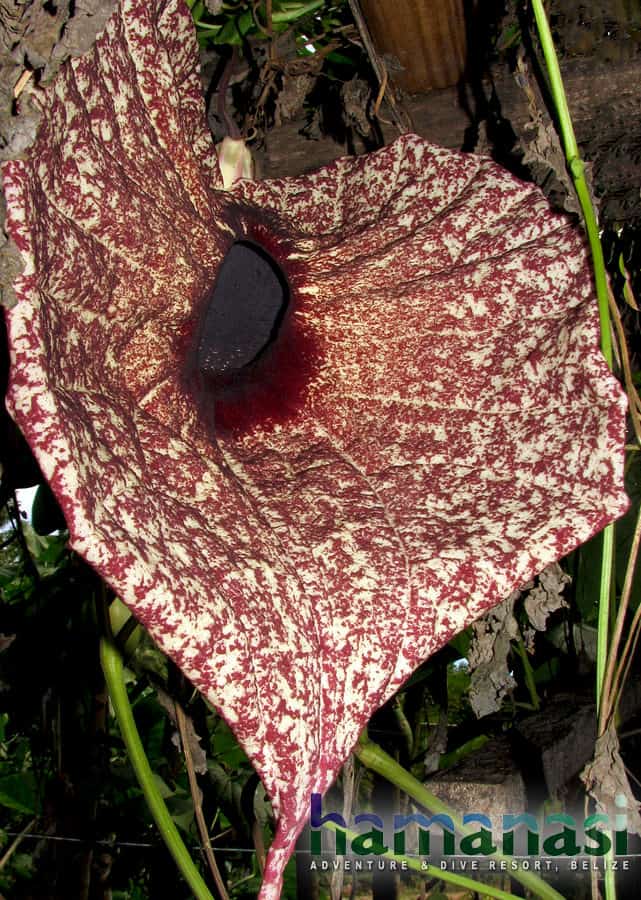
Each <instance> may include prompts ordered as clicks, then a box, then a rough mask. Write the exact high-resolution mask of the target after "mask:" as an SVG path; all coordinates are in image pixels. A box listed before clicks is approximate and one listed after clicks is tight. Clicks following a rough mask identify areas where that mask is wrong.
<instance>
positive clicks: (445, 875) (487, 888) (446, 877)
mask: <svg viewBox="0 0 641 900" xmlns="http://www.w3.org/2000/svg"><path fill="white" fill-rule="evenodd" d="M323 828H327V829H328V830H329V831H338V830H339V826H338V825H336V823H335V822H323ZM340 831H341V832H343V833H344V835H345V837H346V838H349V840H350V842H352V841H355V840H356V839H357V838H358V837H359V835H358V834H357V833H356V832H355V831H350V829H349V828H343V827H342V826H340ZM380 856H382V857H384V858H385V859H393V860H394V861H395V862H397V863H404V864H405V865H406V866H407V868H408V869H413V870H414V871H415V872H420V873H421V875H424V876H425V877H426V878H427V877H430V878H438V879H440V880H441V881H445V882H446V883H448V884H455V885H457V886H458V887H462V888H465V889H466V890H468V891H471V892H472V893H474V894H477V893H478V892H479V887H481V885H480V883H479V882H478V881H475V879H473V878H467V877H466V876H465V875H456V874H455V873H454V872H448V871H447V870H443V869H439V868H437V866H432V865H430V864H429V863H423V862H422V861H421V860H420V859H414V858H413V857H411V856H398V855H397V854H396V853H392V851H391V850H386V851H385V852H384V853H381V854H380ZM482 896H483V897H496V898H497V900H518V897H516V895H515V894H510V893H508V892H507V891H502V890H501V889H500V888H495V887H492V886H491V885H487V884H484V885H482Z"/></svg>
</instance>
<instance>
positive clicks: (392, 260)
mask: <svg viewBox="0 0 641 900" xmlns="http://www.w3.org/2000/svg"><path fill="white" fill-rule="evenodd" d="M33 96H34V98H35V99H36V100H37V102H38V103H39V106H40V109H41V111H42V118H41V123H40V127H39V132H38V136H37V139H36V142H35V143H34V145H33V146H32V147H31V149H30V150H29V151H28V152H27V153H26V154H25V155H24V157H23V158H21V159H16V160H12V161H9V162H7V163H6V164H5V165H4V168H3V174H4V190H5V195H6V201H7V211H8V230H9V232H10V235H11V237H12V238H13V240H14V241H15V243H16V245H17V246H18V248H19V250H20V253H21V255H22V258H23V260H24V264H25V267H24V271H23V273H22V274H21V275H20V276H19V277H18V279H17V280H16V282H15V291H16V295H17V298H18V300H17V303H16V305H15V306H14V307H13V308H12V309H9V310H8V311H7V321H8V329H9V335H10V345H11V346H10V349H11V363H12V369H11V383H10V388H9V394H8V406H9V409H10V411H11V413H12V415H13V416H14V418H15V419H16V421H17V422H18V424H19V425H20V427H21V428H22V430H23V432H24V434H25V435H26V437H27V439H28V440H29V442H30V444H31V446H32V448H33V451H34V453H35V455H36V457H37V459H38V461H39V463H40V466H41V468H42V471H43V472H44V474H45V476H46V477H47V479H48V480H49V482H50V484H51V486H52V488H53V490H54V491H55V493H56V495H57V497H58V500H59V501H60V503H61V505H62V507H63V510H64V512H65V515H66V519H67V522H68V526H69V532H70V540H71V544H72V546H73V547H74V548H75V550H77V552H78V553H79V554H81V555H82V556H83V557H84V558H85V559H86V560H87V561H88V562H89V563H90V564H91V565H92V566H94V567H95V568H96V569H97V570H98V572H100V573H101V575H102V576H103V577H104V578H105V580H106V581H107V582H108V583H109V584H110V585H111V587H112V588H113V589H114V591H116V592H117V593H118V594H119V595H120V596H121V597H122V598H123V600H124V601H125V602H126V603H127V604H129V606H130V608H131V609H132V611H133V612H134V613H135V615H136V616H137V617H138V618H139V619H140V620H141V621H142V622H143V623H144V625H145V626H146V627H147V628H148V629H149V631H150V632H151V634H152V635H153V637H154V638H155V640H156V641H157V642H158V644H159V645H160V646H161V647H162V648H163V649H164V650H165V651H166V652H167V653H168V654H169V655H170V656H171V657H172V658H173V659H174V660H175V661H176V663H177V664H178V665H179V666H180V667H181V668H182V670H183V671H184V672H185V674H186V675H187V676H188V677H189V678H190V679H191V680H192V681H193V683H194V684H195V685H197V686H198V688H200V690H201V691H202V692H203V693H204V694H205V695H206V696H207V697H208V698H209V700H210V701H211V702H212V703H213V704H214V705H215V706H216V707H217V708H218V710H220V712H221V714H222V715H223V716H224V717H225V719H226V720H227V722H228V723H229V724H230V726H231V727H232V728H233V730H234V732H235V734H236V736H237V737H238V739H239V741H240V742H241V744H242V746H243V747H244V749H245V750H246V752H247V753H248V755H249V757H250V758H251V760H252V761H253V763H254V765H255V767H256V769H257V771H258V773H259V774H260V776H261V778H262V779H263V782H264V785H265V787H266V789H267V791H268V793H269V796H270V797H271V800H272V803H273V808H274V811H275V814H276V816H277V820H278V825H277V831H276V835H275V839H274V842H273V845H272V847H271V850H270V852H269V858H268V864H267V868H266V871H265V876H264V883H263V887H262V890H261V894H260V897H261V900H271V898H275V897H278V896H279V894H280V887H281V881H282V872H283V869H284V866H285V864H286V862H287V859H288V858H289V856H290V854H291V852H292V849H293V847H294V843H295V840H296V837H297V835H298V833H299V832H300V829H301V828H302V826H303V825H304V823H305V821H306V819H307V817H308V813H309V803H310V794H311V793H312V792H319V793H323V792H324V791H325V790H326V789H327V788H328V786H329V785H330V784H331V783H332V781H333V779H334V778H335V777H336V774H337V772H338V770H339V768H340V766H341V764H342V763H343V761H344V760H345V758H346V757H347V756H348V754H349V752H350V751H351V749H352V747H353V746H354V744H355V743H356V740H357V738H358V735H359V732H360V731H361V729H362V728H363V726H364V725H365V724H366V723H367V721H368V719H369V717H370V716H371V715H372V713H373V712H374V711H375V710H376V709H378V708H379V707H380V706H381V704H383V703H384V702H385V701H386V700H387V699H388V698H389V697H390V696H391V695H392V694H393V693H394V692H395V691H397V690H398V689H399V687H400V686H401V685H402V684H403V682H404V681H405V680H406V679H407V678H408V676H409V675H410V674H411V673H412V671H413V670H414V669H415V668H416V667H417V666H418V665H419V664H420V663H421V662H423V661H424V660H425V659H426V658H427V657H428V656H429V655H430V654H432V653H433V652H434V651H436V650H437V649H438V648H439V647H441V646H442V645H443V644H445V643H446V642H447V641H448V640H449V639H450V638H451V637H452V636H453V635H455V634H456V633H457V632H459V631H460V630H461V629H463V628H464V627H465V626H466V625H467V624H469V623H470V622H472V621H473V620H474V619H475V618H477V617H478V616H479V615H480V614H481V613H482V612H484V611H485V610H487V609H489V608H490V607H492V606H493V605H494V604H496V603H498V602H499V601H501V600H502V599H503V598H504V597H506V596H507V595H508V594H509V593H510V592H511V591H512V590H513V589H514V588H516V587H518V586H519V585H521V584H523V583H524V582H526V581H527V580H528V579H529V578H530V577H531V576H533V575H534V574H536V573H538V572H540V571H541V570H542V569H543V568H544V567H545V566H547V565H548V564H549V563H551V562H552V561H554V560H557V559H559V558H560V557H561V556H563V555H564V554H566V553H568V552H569V551H571V550H572V549H573V548H575V547H576V546H577V545H578V544H580V543H581V542H583V541H586V540H587V539H588V538H589V537H590V536H591V535H593V534H595V533H596V532H597V531H599V530H600V529H601V528H603V526H604V525H605V524H606V523H608V522H609V521H611V520H612V519H614V518H615V517H617V516H619V515H621V514H622V513H623V512H624V510H625V508H626V505H627V501H626V497H625V494H624V492H623V487H622V483H623V440H624V419H625V402H624V398H623V395H622V392H621V390H620V389H619V386H618V385H617V383H616V381H615V380H614V378H613V377H612V376H611V375H610V373H609V371H608V368H607V366H606V364H605V362H604V360H603V359H602V357H601V354H600V351H599V349H598V321H597V314H596V306H595V301H594V296H593V290H592V283H591V274H590V267H589V263H588V259H587V256H586V251H585V247H584V242H583V238H582V236H581V234H580V233H579V232H578V231H577V230H576V228H575V227H574V226H573V224H572V223H571V222H570V221H569V220H568V219H567V218H564V217H563V216H560V215H558V214H556V213H553V212H552V211H551V210H550V209H549V207H548V204H547V202H546V200H545V198H544V197H543V195H542V194H541V192H540V191H539V190H538V189H537V188H536V187H534V186H533V185H531V184H525V183H523V182H521V181H519V180H517V179H516V178H514V177H513V176H512V175H510V174H508V173H507V172H505V171H504V170H502V169H501V168H500V167H498V166H497V165H496V164H494V163H493V162H492V161H491V160H489V159H486V158H483V157H479V156H475V155H469V154H462V153H456V152H451V151H447V150H443V149H440V148H438V147H435V146H433V145H431V144H430V143H428V142H426V141H425V140H422V139H420V138H419V137H417V136H415V135H408V136H405V137H402V138H400V139H399V140H397V141H396V142H394V143H393V144H391V145H390V146H388V147H385V148H384V149H382V150H380V151H378V152H375V153H372V154H371V155H367V156H363V157H359V158H349V159H341V160H338V161H336V162H335V163H333V164H332V165H330V166H327V167H326V168H323V169H321V170H320V171H318V172H315V173H313V174H310V175H305V176H302V177H296V178H283V179H277V180H271V181H269V180H268V181H264V182H260V181H251V180H248V179H243V178H240V179H238V178H237V177H236V176H233V177H232V182H233V183H232V184H231V187H230V189H229V190H225V189H224V188H225V185H224V183H223V178H222V175H221V172H220V169H219V166H218V161H217V156H216V152H215V149H214V147H213V146H212V143H211V140H210V136H209V134H208V132H207V130H206V124H205V113H204V104H203V100H202V97H201V89H200V83H199V76H198V55H197V44H196V40H195V37H194V33H193V26H192V22H191V19H190V16H189V12H188V10H187V9H186V7H184V6H183V5H182V3H180V2H178V0H154V2H150V0H121V2H120V3H119V5H118V6H117V8H116V10H115V12H114V13H113V15H112V16H111V18H110V19H109V21H108V23H107V25H106V27H105V29H104V32H103V33H102V34H101V36H100V37H99V39H98V40H97V42H96V43H95V45H94V46H93V48H92V49H91V50H90V52H88V53H87V54H86V55H85V56H83V57H80V58H77V59H73V60H71V61H69V62H68V63H66V64H65V65H64V67H63V68H62V69H61V71H60V72H59V74H58V76H57V78H56V80H55V82H54V83H53V84H52V85H50V86H47V87H44V88H37V89H34V91H33Z"/></svg>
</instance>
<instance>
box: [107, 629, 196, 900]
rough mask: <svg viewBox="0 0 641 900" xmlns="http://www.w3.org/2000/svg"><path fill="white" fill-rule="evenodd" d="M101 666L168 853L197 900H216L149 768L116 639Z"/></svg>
mask: <svg viewBox="0 0 641 900" xmlns="http://www.w3.org/2000/svg"><path fill="white" fill-rule="evenodd" d="M100 662H101V664H102V670H103V672H104V674H105V681H106V683H107V689H108V691H109V697H110V699H111V703H112V706H113V709H114V713H115V715H116V719H117V721H118V725H119V727H120V732H121V734H122V739H123V741H124V744H125V747H126V749H127V755H128V757H129V760H130V762H131V765H132V768H133V770H134V772H135V774H136V778H137V779H138V783H139V785H140V787H141V789H142V792H143V794H144V797H145V800H146V801H147V805H148V807H149V810H150V812H151V814H152V816H153V818H154V821H155V822H156V825H157V826H158V830H159V831H160V833H161V835H162V837H163V840H164V841H165V843H166V845H167V849H168V850H169V852H170V853H171V855H172V856H173V858H174V860H175V862H176V865H177V866H178V868H179V870H180V871H181V873H182V875H183V877H184V878H185V880H186V882H187V884H188V885H189V887H190V888H191V890H192V891H193V893H194V897H196V900H213V897H212V895H211V893H210V892H209V889H208V888H207V885H206V884H205V882H204V881H203V879H202V876H201V875H200V872H199V871H198V869H197V868H196V865H195V863H194V861H193V859H192V858H191V856H190V854H189V851H188V850H187V848H186V847H185V844H184V842H183V840H182V838H181V837H180V834H179V833H178V829H177V828H176V826H175V824H174V822H173V820H172V818H171V816H170V814H169V810H168V809H167V806H166V805H165V801H164V800H163V799H162V797H161V795H160V791H159V790H158V787H157V785H156V781H155V776H154V773H153V771H152V769H151V766H150V765H149V760H148V759H147V755H146V753H145V750H144V747H143V745H142V741H141V740H140V734H139V733H138V729H137V728H136V722H135V720H134V715H133V711H132V709H131V703H130V702H129V696H128V694H127V688H126V686H125V679H124V664H123V661H122V656H121V654H120V650H119V649H118V647H117V646H116V644H115V642H114V640H113V638H111V637H103V638H102V639H101V641H100Z"/></svg>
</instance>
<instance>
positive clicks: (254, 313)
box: [196, 241, 290, 384]
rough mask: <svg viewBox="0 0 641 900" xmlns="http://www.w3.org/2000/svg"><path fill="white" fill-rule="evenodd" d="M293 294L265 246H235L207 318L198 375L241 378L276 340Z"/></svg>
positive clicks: (200, 343)
mask: <svg viewBox="0 0 641 900" xmlns="http://www.w3.org/2000/svg"><path fill="white" fill-rule="evenodd" d="M289 294H290V292H289V285H288V284H287V279H286V278H285V275H284V273H283V271H282V269H281V268H280V266H279V265H278V263H277V262H276V261H275V260H274V259H273V258H272V257H271V256H270V254H269V253H268V252H267V251H266V250H265V249H264V248H263V247H261V246H260V245H259V244H255V243H253V242H251V241H237V242H236V243H235V244H232V246H231V248H230V250H229V251H228V253H227V255H226V256H225V258H224V260H223V262H222V264H221V267H220V270H219V272H218V277H217V278H216V282H215V284H214V287H213V289H212V291H211V295H210V297H209V300H208V301H207V306H206V309H205V312H204V316H203V319H202V323H201V328H200V335H199V340H198V345H197V351H196V357H197V358H196V364H197V368H198V372H199V374H200V375H201V376H202V377H203V378H205V379H207V380H210V381H213V382H218V383H222V384H224V383H229V382H233V381H234V380H236V379H237V378H238V377H241V378H242V376H243V374H245V373H246V372H247V371H248V370H250V369H251V367H252V365H253V364H254V363H257V362H258V361H259V360H260V359H261V357H263V356H264V355H265V354H266V353H267V351H268V350H269V348H270V347H271V346H272V344H273V343H274V341H275V340H276V338H277V336H278V333H279V330H280V327H281V325H282V324H283V320H284V318H285V313H286V312H287V307H288V305H289Z"/></svg>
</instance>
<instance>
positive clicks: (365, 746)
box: [354, 732, 563, 900]
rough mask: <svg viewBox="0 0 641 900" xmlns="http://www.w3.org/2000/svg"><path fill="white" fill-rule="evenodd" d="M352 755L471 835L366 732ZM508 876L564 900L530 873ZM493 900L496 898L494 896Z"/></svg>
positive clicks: (549, 898)
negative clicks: (447, 817)
mask: <svg viewBox="0 0 641 900" xmlns="http://www.w3.org/2000/svg"><path fill="white" fill-rule="evenodd" d="M354 753H355V755H356V756H357V757H358V759H359V760H360V761H361V763H362V764H363V765H364V766H366V767H367V768H368V769H370V770H371V771H372V772H376V773H377V774H378V775H381V776H382V777H383V778H385V779H387V781H390V782H391V783H392V784H395V785H397V787H399V788H400V789H401V790H402V791H405V793H406V794H407V795H408V796H409V797H411V798H412V800H415V801H416V802H417V803H419V804H420V805H421V806H423V807H425V809H427V810H429V812H431V813H433V814H439V813H440V814H443V815H446V816H449V818H450V819H451V820H452V822H453V823H454V827H455V829H456V832H457V833H458V834H461V835H467V834H472V831H471V829H470V828H467V827H466V826H465V825H463V823H462V822H461V820H460V818H459V817H458V816H457V814H456V813H455V812H454V810H453V809H451V808H450V807H449V806H448V805H447V804H446V803H443V801H442V800H439V799H438V797H435V796H434V794H432V793H431V792H430V791H428V790H427V788H426V787H425V785H423V784H421V782H420V781H418V779H416V778H414V776H413V775H411V774H410V773H409V772H408V771H407V770H406V769H404V768H403V767H402V766H401V765H399V764H398V763H397V762H396V760H395V759H393V758H392V757H391V756H390V755H389V754H388V753H386V752H385V751H384V750H383V749H382V748H381V747H379V746H378V744H375V743H374V742H373V741H371V740H370V739H369V737H368V736H367V734H366V732H364V733H363V734H362V735H361V737H360V739H359V742H358V744H357V745H356V747H355V749H354ZM493 858H494V859H496V860H498V861H509V860H510V859H511V857H509V856H504V855H503V854H500V853H497V854H496V855H494V857H493ZM438 875H439V877H441V878H445V873H443V872H441V871H440V870H438ZM510 876H511V877H512V878H514V879H515V880H517V881H519V882H520V883H521V884H522V885H523V887H525V888H527V889H528V890H530V891H532V892H533V893H534V894H535V895H536V896H537V897H541V898H542V900H563V895H562V894H559V892H558V891H555V890H554V888H552V887H550V886H549V885H548V884H546V883H545V882H544V881H543V879H542V878H539V877H538V876H537V875H535V874H533V873H532V872H523V871H520V870H518V869H517V870H515V871H513V872H512V871H510ZM474 885H475V890H477V891H478V890H479V884H478V882H474ZM483 892H484V893H489V890H488V888H487V886H486V885H483ZM492 896H497V895H496V894H493V895H492ZM503 896H505V894H503ZM507 896H511V895H507Z"/></svg>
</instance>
